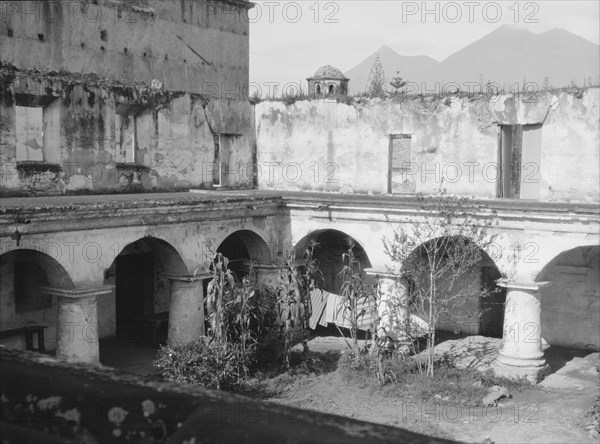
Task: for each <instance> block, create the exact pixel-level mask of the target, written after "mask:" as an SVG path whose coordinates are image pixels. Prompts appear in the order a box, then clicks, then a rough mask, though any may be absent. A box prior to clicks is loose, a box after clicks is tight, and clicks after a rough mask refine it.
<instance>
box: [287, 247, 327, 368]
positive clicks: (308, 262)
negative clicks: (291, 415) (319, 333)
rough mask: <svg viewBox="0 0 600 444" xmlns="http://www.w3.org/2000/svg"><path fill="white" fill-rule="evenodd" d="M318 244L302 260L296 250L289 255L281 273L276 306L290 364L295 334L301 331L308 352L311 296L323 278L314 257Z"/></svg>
mask: <svg viewBox="0 0 600 444" xmlns="http://www.w3.org/2000/svg"><path fill="white" fill-rule="evenodd" d="M318 245H319V243H318V242H316V241H314V240H313V241H311V242H310V244H309V245H308V247H307V248H306V250H305V251H304V252H303V255H302V258H301V259H300V260H297V259H296V253H295V251H292V252H291V253H290V255H289V256H288V258H287V260H286V263H285V266H284V267H283V268H282V269H281V270H279V285H278V292H277V293H278V296H277V306H278V312H279V317H280V319H281V321H282V328H283V331H284V335H285V346H284V361H285V364H286V366H288V367H289V365H290V354H291V352H292V347H293V346H294V333H295V332H300V336H301V338H302V341H303V344H304V350H305V351H307V350H308V345H307V343H306V341H307V338H308V320H309V317H310V293H311V291H312V290H313V289H314V288H316V286H317V283H318V281H319V280H320V279H321V272H320V271H319V267H318V264H317V261H316V260H315V259H314V258H313V255H314V251H315V248H316V247H317V246H318Z"/></svg>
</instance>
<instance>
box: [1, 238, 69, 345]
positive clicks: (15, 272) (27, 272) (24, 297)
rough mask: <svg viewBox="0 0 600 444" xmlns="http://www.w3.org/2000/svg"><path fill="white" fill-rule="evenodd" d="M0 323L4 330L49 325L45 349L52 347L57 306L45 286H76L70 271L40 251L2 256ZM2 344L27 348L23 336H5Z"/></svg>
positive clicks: (63, 287)
mask: <svg viewBox="0 0 600 444" xmlns="http://www.w3.org/2000/svg"><path fill="white" fill-rule="evenodd" d="M0 275H1V276H2V280H1V287H0V288H1V291H0V301H1V303H0V322H1V323H2V330H11V329H14V328H18V327H23V326H24V325H27V324H32V323H33V324H38V325H45V326H47V327H48V328H47V330H46V340H45V345H46V348H47V349H49V350H52V349H54V348H55V346H56V339H57V334H56V331H57V325H56V322H57V315H58V312H57V307H58V301H57V298H56V297H55V296H51V295H49V294H47V293H45V292H44V290H43V287H52V288H59V289H72V288H74V284H73V280H72V278H71V276H70V275H69V273H68V272H67V270H66V269H65V268H64V267H63V266H62V265H61V264H60V263H59V262H58V261H57V260H56V259H54V258H53V257H51V256H50V255H48V254H45V253H42V252H40V251H37V250H29V249H19V250H12V251H9V252H7V253H4V254H2V255H1V256H0ZM2 343H3V344H6V345H10V346H13V347H17V348H24V346H25V344H24V342H23V338H22V337H9V338H6V339H3V341H2Z"/></svg>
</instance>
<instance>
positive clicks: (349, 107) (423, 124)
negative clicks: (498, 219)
mask: <svg viewBox="0 0 600 444" xmlns="http://www.w3.org/2000/svg"><path fill="white" fill-rule="evenodd" d="M599 122H600V89H598V88H588V89H585V90H571V91H553V92H547V91H540V92H536V93H535V94H533V93H528V94H521V95H518V94H517V95H515V94H511V95H491V96H489V95H488V96H485V95H481V96H468V95H462V96H461V95H451V96H448V97H439V96H421V97H419V96H417V97H412V96H405V97H402V96H401V97H396V98H391V99H385V100H381V99H367V98H360V99H355V100H354V103H352V104H345V103H337V101H336V100H335V99H322V100H312V101H299V102H296V103H294V104H293V105H289V104H285V103H283V102H262V103H259V104H258V105H256V134H257V136H256V137H257V150H258V151H257V152H258V162H259V165H260V166H261V168H262V171H261V173H262V174H260V175H259V177H258V186H259V188H260V189H279V190H294V191H300V190H314V191H333V192H338V191H340V192H343V193H353V192H354V193H373V194H386V193H393V194H403V195H406V194H414V193H419V192H422V193H429V192H432V191H433V190H434V189H435V188H438V187H439V186H440V184H442V183H443V186H444V187H445V188H447V189H448V191H449V192H451V193H458V194H466V195H473V196H477V197H481V198H502V199H507V198H509V199H531V200H539V201H558V202H598V201H599V199H600V197H599V196H600V171H599V169H598V165H599V164H600V153H599V151H598V146H600V126H599V125H600V123H599ZM267 165H268V166H269V167H268V168H267Z"/></svg>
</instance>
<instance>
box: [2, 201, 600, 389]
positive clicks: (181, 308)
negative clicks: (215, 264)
mask: <svg viewBox="0 0 600 444" xmlns="http://www.w3.org/2000/svg"><path fill="white" fill-rule="evenodd" d="M252 205H255V204H252ZM285 205H288V207H292V206H293V205H292V204H290V203H285V204H284V206H285ZM297 205H298V206H297V208H291V209H290V210H289V212H288V213H282V212H281V211H282V210H281V208H282V204H279V203H278V204H275V205H272V206H271V207H269V208H268V209H265V210H264V213H263V214H262V215H258V216H255V217H250V218H247V217H243V216H240V215H239V213H235V212H236V211H239V209H238V208H237V207H236V206H235V205H231V207H230V208H228V209H221V214H220V215H219V216H218V217H217V216H215V215H213V216H211V217H213V218H212V219H211V218H210V217H206V218H205V220H203V221H199V222H198V221H196V222H195V221H191V222H184V221H182V222H180V223H179V224H171V223H169V222H168V221H167V222H165V221H166V220H167V219H160V217H162V216H160V215H159V216H156V217H158V218H159V219H157V220H159V221H160V225H157V226H156V227H155V228H153V229H152V230H151V231H149V229H148V228H145V229H144V230H140V231H136V230H137V228H135V227H136V225H135V223H138V224H139V222H135V221H134V222H132V224H133V225H131V226H133V227H134V228H131V229H129V231H127V232H117V231H116V230H115V228H113V227H104V226H103V225H102V224H103V223H104V222H99V223H98V224H99V227H98V228H97V229H94V228H93V227H91V226H90V229H89V230H88V231H85V237H79V238H78V237H77V236H83V235H82V232H83V231H79V232H78V231H71V232H65V231H60V225H56V226H55V227H54V231H55V232H56V233H63V234H64V233H66V235H69V236H72V237H71V239H73V238H77V239H80V240H81V239H86V240H88V243H89V242H92V243H96V244H97V245H98V246H99V248H100V250H102V251H103V252H105V251H107V249H109V248H110V247H109V244H108V242H109V241H110V240H112V237H111V236H113V233H114V238H115V239H127V240H126V241H123V242H122V244H121V245H123V247H122V248H119V249H118V250H117V251H115V252H114V253H115V254H114V256H113V257H112V258H110V259H108V258H105V257H104V256H103V257H102V258H101V259H99V260H95V261H94V260H91V259H90V258H89V257H88V258H87V260H77V258H76V257H75V258H71V260H69V258H68V257H67V255H66V254H62V255H56V254H55V253H54V252H53V251H52V250H51V249H48V248H43V246H42V247H40V245H41V244H39V243H38V244H35V243H33V244H29V243H27V242H23V243H22V244H21V245H19V246H18V247H17V246H16V245H14V244H11V246H10V248H3V250H2V254H1V255H0V266H1V273H2V280H1V295H0V296H1V299H0V316H1V319H0V320H1V323H2V326H1V332H2V333H3V336H2V344H3V345H7V346H11V347H17V348H25V347H26V346H27V344H26V342H27V341H26V340H25V339H26V338H25V335H20V334H18V332H16V334H14V335H9V334H4V333H6V332H10V331H14V330H17V329H20V328H23V327H37V326H41V327H43V332H44V342H45V344H44V345H45V350H46V351H47V352H50V353H56V355H57V356H61V357H64V358H68V359H72V360H77V361H84V362H91V363H98V362H102V356H101V355H100V352H99V346H98V342H99V339H103V338H111V337H115V336H116V337H120V338H124V339H140V338H142V339H144V340H148V341H151V342H152V343H154V344H156V343H157V342H163V341H166V340H168V341H178V342H189V341H192V340H193V339H194V338H196V337H198V336H200V335H202V334H203V333H204V331H205V320H204V305H203V298H204V295H205V292H206V285H207V282H208V279H209V277H210V275H209V273H208V267H207V266H206V264H207V263H208V260H209V259H210V256H211V255H213V254H214V253H216V252H220V253H222V254H223V255H224V256H226V257H228V258H229V260H230V261H231V269H232V270H233V271H234V272H235V273H236V275H238V277H241V276H243V274H244V273H245V272H246V269H245V264H246V261H247V260H252V261H253V262H254V263H255V264H257V270H258V277H259V281H260V282H262V283H267V284H270V285H276V282H277V274H278V269H279V266H280V265H281V263H282V260H283V259H284V256H285V253H284V252H285V251H286V248H285V247H284V246H285V245H293V246H295V249H296V251H297V252H302V251H303V250H304V249H305V248H306V246H307V245H308V244H309V242H310V241H313V240H314V241H316V242H317V243H318V248H316V250H315V259H317V260H318V262H319V265H320V269H321V271H322V273H323V282H322V288H323V289H324V290H326V291H327V292H330V293H334V294H339V291H340V290H339V289H340V281H339V276H338V274H339V272H340V271H341V268H342V264H343V259H342V255H343V254H344V253H345V252H346V251H347V249H348V241H349V240H351V242H352V243H353V244H354V253H355V255H356V257H357V259H358V260H359V262H360V263H361V266H362V268H363V270H364V271H365V273H364V284H365V286H366V287H367V288H378V291H380V294H381V297H382V300H383V301H384V302H386V301H388V300H389V299H390V296H394V292H397V291H407V292H408V293H410V290H409V289H408V287H407V284H406V282H407V281H406V280H405V279H403V276H398V275H393V274H390V272H389V269H390V268H389V267H387V266H386V263H387V262H386V260H387V259H386V256H385V254H384V253H383V248H382V243H381V239H383V238H384V237H385V236H387V235H389V233H390V231H389V230H388V228H389V225H390V223H389V222H388V221H384V220H383V217H382V218H381V220H379V221H374V220H373V219H372V216H370V215H369V214H370V213H368V211H370V210H367V209H365V210H364V211H363V210H360V208H359V207H358V206H357V205H356V204H353V205H354V206H353V207H352V209H351V210H347V211H353V213H352V217H349V216H347V213H342V212H341V211H340V213H338V214H337V215H336V214H334V213H332V210H331V208H330V207H327V208H323V207H322V206H318V207H314V208H311V209H309V210H307V209H306V205H305V204H304V203H298V204H297ZM357 208H359V209H357ZM392 210H393V208H392V209H391V210H390V212H391V211H392ZM136 211H137V210H136ZM172 211H173V210H172V209H171V208H169V209H168V212H170V213H168V212H165V214H167V216H165V217H173V216H172V215H171V214H172ZM198 211H199V213H198V214H205V213H200V210H198ZM206 211H211V210H206ZM232 212H233V213H232ZM157 214H159V213H157ZM182 214H184V213H182ZM74 217H75V216H74ZM177 217H179V216H177ZM181 217H182V218H183V217H184V216H181ZM186 217H189V216H186ZM398 217H401V216H398ZM336 218H337V220H336ZM102 220H104V219H102ZM182 220H183V219H182ZM501 223H502V222H501ZM543 223H546V222H543ZM583 225H585V224H582V226H583ZM501 229H503V228H502V227H501ZM511 229H512V228H511ZM583 229H587V228H585V227H584V228H583ZM386 230H388V231H386ZM577 230H579V231H580V232H581V230H582V229H581V228H576V229H574V231H577ZM589 230H590V231H593V228H591V229H589ZM40 231H42V230H40ZM505 232H508V233H510V232H509V230H508V229H506V231H505ZM48 233H50V234H48ZM117 233H121V234H117ZM123 233H125V234H123ZM136 233H139V234H136ZM149 233H150V234H149ZM52 235H53V234H52V230H50V229H46V232H45V233H43V234H40V236H52ZM27 236H28V237H29V238H34V237H35V236H36V234H35V233H33V232H32V233H31V234H28V235H27ZM511 236H512V235H511ZM544 236H545V235H544ZM548 238H549V240H548V241H547V240H544V239H546V238H544V237H540V238H539V239H538V240H537V241H539V247H540V249H543V250H544V254H545V260H539V261H538V263H536V264H535V265H531V264H523V265H518V266H519V267H521V268H520V269H519V270H517V271H518V272H517V273H516V274H515V275H513V276H512V277H510V276H507V273H506V272H505V270H503V265H502V264H501V263H496V261H495V260H494V259H493V258H492V257H491V256H490V255H487V254H484V255H483V259H482V262H481V264H480V265H479V266H477V267H475V268H474V269H473V270H472V272H471V273H470V274H469V278H468V279H467V280H468V281H469V283H470V284H474V285H477V286H480V287H485V288H490V289H495V290H497V291H496V292H495V296H494V298H493V299H492V300H483V299H481V300H471V301H468V303H466V304H465V305H464V307H461V308H460V310H459V311H460V313H458V314H460V315H467V316H466V318H468V319H469V320H468V321H459V320H456V319H441V320H440V322H439V325H437V326H436V328H437V329H439V330H442V331H443V330H450V331H456V329H457V328H458V329H459V330H460V331H462V332H463V333H467V334H483V335H486V336H494V337H502V338H503V346H502V350H501V352H500V355H499V358H498V363H497V367H496V368H497V371H498V372H499V373H501V374H506V375H509V376H512V375H516V376H527V377H530V378H531V379H536V378H538V377H539V375H541V374H543V372H544V371H545V368H546V365H545V361H544V357H543V352H542V343H543V341H546V342H547V343H548V344H550V345H557V346H567V347H575V348H583V349H588V350H592V349H596V350H597V349H598V348H599V347H600V339H599V337H598V331H599V330H600V325H599V323H600V321H599V319H598V316H597V314H598V309H599V307H600V294H599V278H600V272H599V269H600V265H599V250H600V248H599V247H598V245H597V242H596V241H595V240H593V239H594V238H593V236H590V235H587V236H582V235H581V233H578V234H577V236H576V237H573V239H575V241H573V242H571V241H572V240H573V239H570V238H569V237H568V236H565V240H564V241H563V242H556V240H555V239H556V238H552V236H548ZM64 239H65V238H64V237H63V238H60V237H58V235H57V237H56V238H55V243H56V244H57V245H65V244H66V242H65V241H64ZM507 239H508V240H507V243H510V242H512V241H514V240H515V239H518V238H517V237H515V236H513V237H508V235H507ZM589 239H592V241H591V242H590V241H589ZM209 240H210V242H208V241H209ZM205 242H206V243H210V245H211V248H210V249H206V248H204V246H205ZM32 245H33V247H31V246H32ZM36 245H37V246H36ZM213 247H214V248H213ZM74 251H75V250H74ZM63 253H64V251H63ZM503 277H504V278H505V279H501V278H503ZM507 277H510V279H506V278H507ZM413 278H414V277H413ZM414 282H417V283H418V282H419V279H418V277H417V278H414V279H413V283H414ZM486 304H487V306H486ZM482 308H485V310H483V312H484V315H483V316H478V313H479V312H480V311H482ZM382 318H383V322H385V323H387V324H388V329H389V330H390V331H394V329H396V330H397V329H398V328H400V327H399V326H400V325H402V320H401V319H394V318H392V317H388V318H385V316H383V315H382ZM463 318H464V316H463ZM397 333H398V334H401V331H397ZM34 339H35V341H38V342H39V339H37V337H35V338H34ZM525 339H526V340H525ZM35 341H34V342H35ZM29 342H31V341H29ZM34 345H35V344H34ZM34 348H38V349H39V346H38V347H34Z"/></svg>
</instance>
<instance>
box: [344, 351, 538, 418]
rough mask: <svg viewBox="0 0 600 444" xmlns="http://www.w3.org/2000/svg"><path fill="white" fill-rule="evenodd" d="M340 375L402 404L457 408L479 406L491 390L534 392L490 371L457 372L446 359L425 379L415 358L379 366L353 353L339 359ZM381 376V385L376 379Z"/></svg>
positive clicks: (392, 359)
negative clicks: (369, 385)
mask: <svg viewBox="0 0 600 444" xmlns="http://www.w3.org/2000/svg"><path fill="white" fill-rule="evenodd" d="M339 369H340V372H341V373H342V374H343V375H344V377H345V378H347V379H349V380H351V381H353V382H355V383H356V382H359V381H369V382H370V383H372V384H376V385H378V386H379V391H380V392H381V393H382V394H383V395H384V396H386V397H394V398H403V399H406V400H411V401H415V400H419V401H428V400H431V399H439V400H440V401H442V402H452V403H456V404H458V405H461V406H466V407H476V406H481V405H482V399H483V398H484V397H485V395H486V394H487V393H488V389H489V388H490V387H492V386H495V385H499V386H502V387H506V388H507V389H508V391H509V393H523V392H526V391H530V390H536V389H537V386H536V385H535V384H533V383H531V382H529V381H528V380H526V379H520V380H512V379H507V378H502V377H498V376H495V375H494V374H493V372H492V371H491V370H489V371H486V372H480V371H478V370H476V369H471V368H468V369H464V368H457V367H455V366H454V364H453V362H452V361H451V360H450V359H448V358H446V359H440V360H438V361H436V363H435V367H434V375H433V376H428V375H426V374H425V373H424V372H423V371H422V370H421V369H420V366H419V363H418V361H417V358H415V357H406V358H403V357H400V356H392V357H390V358H387V359H384V360H383V361H382V362H381V364H379V363H378V360H377V357H376V356H374V355H369V354H360V355H359V356H358V357H356V355H355V354H354V353H353V352H347V353H344V354H343V355H342V357H341V358H340V363H339ZM380 375H383V381H381V379H380Z"/></svg>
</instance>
